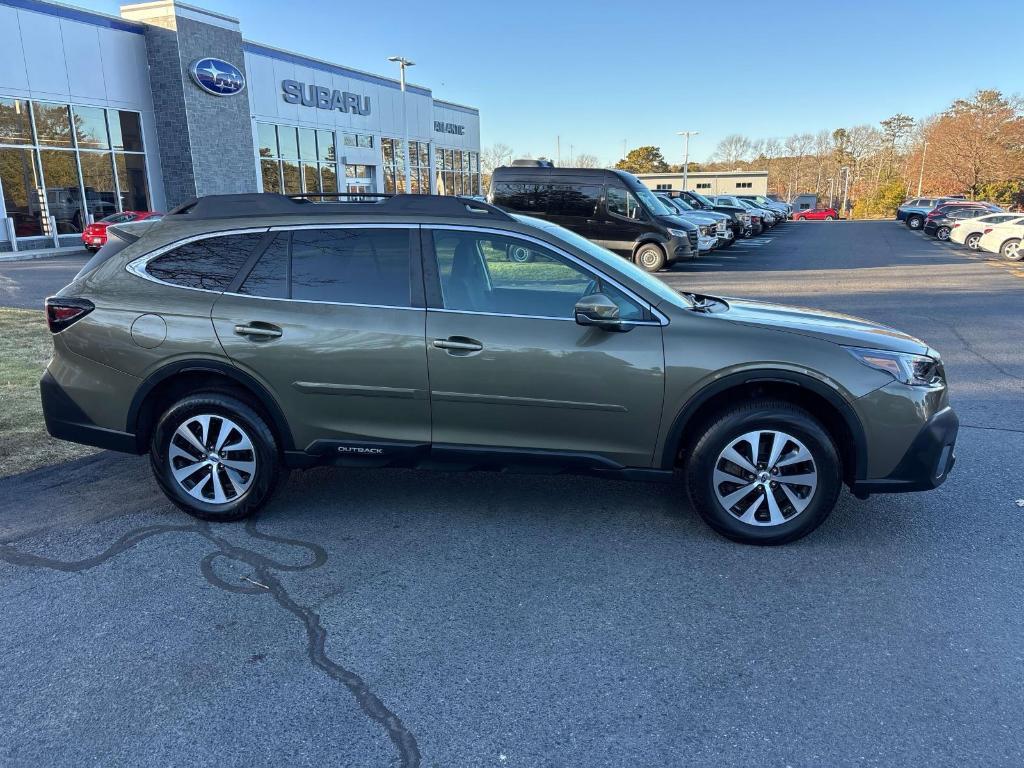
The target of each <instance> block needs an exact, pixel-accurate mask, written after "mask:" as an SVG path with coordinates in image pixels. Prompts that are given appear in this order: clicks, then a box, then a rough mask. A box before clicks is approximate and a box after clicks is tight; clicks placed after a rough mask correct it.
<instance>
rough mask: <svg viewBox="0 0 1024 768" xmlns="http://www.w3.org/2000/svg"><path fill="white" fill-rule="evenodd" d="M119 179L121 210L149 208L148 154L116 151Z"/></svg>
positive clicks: (144, 209)
mask: <svg viewBox="0 0 1024 768" xmlns="http://www.w3.org/2000/svg"><path fill="white" fill-rule="evenodd" d="M114 167H115V168H116V169H117V181H118V183H119V184H120V185H121V210H123V211H146V210H149V184H148V183H147V181H146V156H145V155H133V154H128V153H126V152H116V153H114Z"/></svg>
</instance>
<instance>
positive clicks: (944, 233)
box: [935, 227, 950, 242]
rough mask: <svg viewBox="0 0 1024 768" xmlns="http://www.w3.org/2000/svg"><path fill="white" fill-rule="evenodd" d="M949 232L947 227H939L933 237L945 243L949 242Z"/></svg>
mask: <svg viewBox="0 0 1024 768" xmlns="http://www.w3.org/2000/svg"><path fill="white" fill-rule="evenodd" d="M949 232H950V229H949V227H939V228H938V229H937V230H935V237H937V238H938V239H939V240H942V241H943V242H945V241H946V240H949Z"/></svg>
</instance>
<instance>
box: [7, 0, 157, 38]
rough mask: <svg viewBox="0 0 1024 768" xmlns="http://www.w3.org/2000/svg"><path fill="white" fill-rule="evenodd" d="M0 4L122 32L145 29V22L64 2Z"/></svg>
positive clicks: (9, 0) (10, 1) (11, 0)
mask: <svg viewBox="0 0 1024 768" xmlns="http://www.w3.org/2000/svg"><path fill="white" fill-rule="evenodd" d="M0 5H7V6H10V7H11V8H16V9H18V10H21V11H34V12H35V13H42V14H46V15H47V16H56V17H58V18H61V19H68V20H70V21H80V22H82V23H84V24H93V25H95V26H98V27H106V28H108V29H117V30H120V31H122V32H132V33H134V34H137V35H142V34H145V31H146V26H145V24H141V23H139V22H137V21H129V20H128V19H123V18H121V17H120V16H111V15H110V14H107V13H101V12H99V11H93V10H89V9H88V8H79V7H78V6H75V5H65V4H64V3H53V2H44V0H0Z"/></svg>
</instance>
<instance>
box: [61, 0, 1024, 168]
mask: <svg viewBox="0 0 1024 768" xmlns="http://www.w3.org/2000/svg"><path fill="white" fill-rule="evenodd" d="M70 1H71V2H74V3H75V4H77V5H81V6H84V7H88V8H92V9H94V10H99V11H103V12H105V13H110V14H115V15H116V14H117V13H118V6H119V3H118V2H117V0H70ZM189 2H191V3H192V4H193V5H198V6H201V7H205V8H209V9H211V10H216V11H220V12H222V13H226V14H229V15H231V16H235V17H237V18H239V19H240V20H241V22H242V32H243V34H244V35H245V37H246V38H247V39H249V40H254V41H258V42H262V43H267V44H269V45H274V46H277V47H281V48H287V49H290V50H294V51H296V52H300V53H305V54H308V55H312V56H316V57H319V58H323V59H327V60H329V61H334V62H337V63H339V64H345V65H348V66H353V67H356V68H359V69H364V70H368V71H371V72H377V73H380V74H391V75H394V74H395V72H394V65H393V64H390V63H389V62H387V61H386V59H387V57H388V56H389V55H393V54H401V55H403V56H406V57H408V58H411V59H413V60H414V61H416V63H417V66H415V67H414V68H413V69H412V70H410V77H409V79H410V81H411V82H416V83H420V84H422V85H426V86H428V87H430V88H431V89H432V90H433V92H434V95H435V96H436V97H438V98H442V99H449V100H451V101H456V102H461V103H463V104H469V105H472V106H476V107H479V108H480V113H481V124H482V137H481V140H482V142H483V145H484V146H488V145H490V144H493V143H496V142H503V143H505V144H509V145H511V146H512V147H513V149H514V150H516V152H517V153H518V154H526V153H531V154H533V155H534V156H539V155H549V156H553V155H554V153H555V137H556V136H558V135H561V140H562V157H563V160H565V159H566V158H567V156H568V152H569V146H570V144H571V145H573V146H574V148H575V151H576V152H589V153H591V154H595V155H597V156H598V158H599V159H600V160H601V162H610V161H613V160H616V159H618V158H619V157H620V156H621V154H622V141H623V139H626V140H627V142H628V144H629V146H630V147H634V146H639V145H642V144H654V145H657V146H660V147H662V149H663V151H664V152H665V155H666V157H667V159H668V160H669V162H679V161H680V160H681V157H682V141H681V139H680V138H679V137H677V136H676V135H675V132H676V131H679V130H699V131H700V132H701V134H700V135H699V136H697V137H694V138H693V139H692V140H691V143H690V156H691V159H693V160H702V159H705V158H706V157H707V155H709V154H711V153H712V152H713V151H714V148H715V145H716V144H717V142H718V140H719V139H720V138H722V137H723V136H725V135H727V134H730V133H743V134H746V135H748V136H750V137H751V138H756V137H769V136H779V137H781V136H785V135H787V134H791V133H794V132H805V131H807V132H816V131H818V130H821V129H832V128H836V127H840V126H849V125H853V124H857V123H877V122H878V121H879V120H882V119H884V118H886V117H888V116H890V115H892V114H894V113H895V112H905V113H907V114H909V115H912V116H914V117H922V116H925V115H929V114H932V113H934V112H937V111H939V110H941V109H943V108H944V107H945V106H947V105H948V104H949V103H950V102H951V101H952V100H953V99H954V98H958V97H961V96H967V95H969V94H970V93H971V92H972V91H974V90H976V89H978V88H998V89H1000V90H1002V91H1003V92H1004V93H1007V94H1021V93H1024V66H1021V64H1020V57H1019V49H1020V41H1021V30H1022V29H1024V2H1020V1H1019V0H992V1H991V2H986V3H984V4H983V6H975V5H972V4H971V3H964V2H963V0H958V2H943V1H941V0H928V1H927V2H899V1H898V0H897V1H895V2H894V1H893V0H890V1H889V2H878V0H866V1H864V2H856V3H851V2H842V1H841V2H831V3H830V2H810V1H809V0H808V1H807V2H803V3H792V2H786V1H785V0H782V2H778V1H777V0H765V1H764V2H750V1H748V0H733V2H719V1H718V0H708V1H706V2H687V1H686V0H676V1H675V2H660V1H659V0H645V1H643V2H640V1H638V0H632V1H631V2H617V3H603V2H579V1H573V2H567V1H565V0H547V1H546V2H540V1H539V0H511V1H510V2H481V1H480V0H472V1H469V0H442V2H440V3H426V2H422V1H421V2H402V1H401V0H398V1H396V0H391V1H390V2H386V3H381V2H351V0H292V1H291V2H281V0H275V1H274V2H268V1H267V0H189ZM800 8H806V9H808V10H807V12H806V13H801V12H800V11H799V10H798V9H800ZM766 10H767V11H768V12H767V13H766ZM1000 30H1003V31H1005V33H1006V35H1007V37H1006V39H1005V40H999V39H998V38H999V37H1000V36H1001V33H1000ZM971 41H977V42H975V43H972V42H971Z"/></svg>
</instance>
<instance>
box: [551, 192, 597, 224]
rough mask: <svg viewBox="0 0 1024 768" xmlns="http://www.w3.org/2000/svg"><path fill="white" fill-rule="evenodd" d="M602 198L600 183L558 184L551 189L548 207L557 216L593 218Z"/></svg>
mask: <svg viewBox="0 0 1024 768" xmlns="http://www.w3.org/2000/svg"><path fill="white" fill-rule="evenodd" d="M600 200H601V186H600V185H599V184H558V185H556V186H555V187H554V188H553V189H552V191H551V198H550V200H549V201H548V209H549V210H550V212H551V213H552V214H553V215H555V216H584V217H586V218H593V216H594V214H595V212H596V211H597V204H598V202H600Z"/></svg>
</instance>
